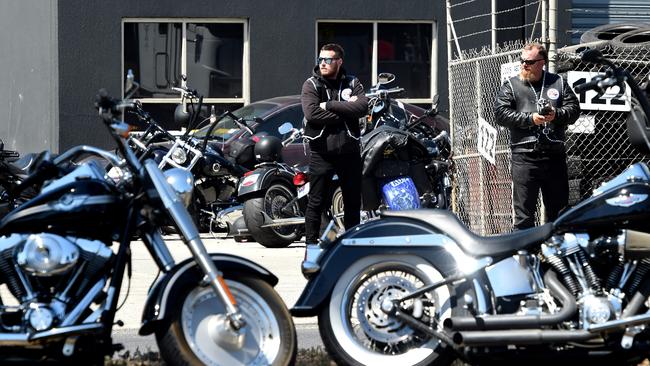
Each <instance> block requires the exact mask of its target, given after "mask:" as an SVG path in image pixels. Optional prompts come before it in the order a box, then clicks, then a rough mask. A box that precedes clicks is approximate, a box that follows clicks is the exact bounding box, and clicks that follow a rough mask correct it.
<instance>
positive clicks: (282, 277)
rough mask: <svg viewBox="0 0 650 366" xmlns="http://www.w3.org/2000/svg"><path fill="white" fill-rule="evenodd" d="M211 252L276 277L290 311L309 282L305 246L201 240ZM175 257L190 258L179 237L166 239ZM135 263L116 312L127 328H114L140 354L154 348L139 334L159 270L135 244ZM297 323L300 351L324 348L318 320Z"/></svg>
mask: <svg viewBox="0 0 650 366" xmlns="http://www.w3.org/2000/svg"><path fill="white" fill-rule="evenodd" d="M201 238H202V239H203V242H204V243H205V245H206V247H207V249H208V252H210V253H227V254H234V255H238V256H241V257H244V258H247V259H250V260H252V261H253V262H255V263H258V264H260V265H262V266H264V267H265V268H267V269H268V270H269V271H271V272H272V273H273V274H275V275H276V276H277V277H278V279H279V282H278V284H277V285H276V287H275V289H276V291H277V292H278V293H279V294H280V297H282V299H283V300H284V302H285V304H286V305H287V307H288V308H291V307H292V306H293V304H294V303H295V302H296V300H297V299H298V297H299V296H300V293H301V292H302V289H303V288H304V287H305V284H306V283H307V280H306V279H305V278H304V277H303V276H302V273H301V272H300V262H302V259H303V256H304V249H305V244H304V243H303V242H298V243H294V244H292V245H291V246H289V247H288V248H273V249H271V248H265V247H263V246H261V245H260V244H258V243H255V242H250V243H236V242H235V241H234V240H232V239H223V238H221V237H219V236H218V234H217V237H216V238H215V237H213V236H212V235H210V234H203V235H202V236H201ZM165 241H166V242H167V244H168V246H169V248H170V251H171V253H172V256H173V257H174V259H175V260H177V261H181V260H183V259H186V258H188V257H189V256H190V252H189V250H188V249H187V247H186V246H185V244H183V242H182V241H181V240H180V239H178V236H174V235H170V236H166V237H165ZM131 249H132V259H133V275H132V277H131V284H130V289H129V295H128V297H127V298H126V300H125V303H124V305H123V306H122V307H121V308H120V310H119V311H118V312H117V315H116V317H115V319H116V320H118V319H119V320H122V321H123V322H124V327H122V328H120V327H118V326H115V327H114V328H113V329H114V332H113V333H114V340H115V341H116V342H121V343H123V344H124V345H125V346H126V347H127V349H129V350H131V351H134V350H135V349H136V348H139V349H140V350H141V351H142V350H146V349H147V348H151V349H152V350H156V348H155V339H154V338H153V336H151V337H144V338H143V337H139V336H138V335H137V330H138V329H139V327H140V321H141V318H142V309H143V306H144V304H145V300H146V297H147V291H148V290H149V286H151V285H152V284H153V282H154V280H155V278H156V275H157V273H158V268H157V267H156V265H155V264H154V262H153V260H152V259H151V255H150V254H149V252H148V251H147V249H146V248H145V247H144V245H143V244H142V243H141V242H134V243H132V245H131ZM124 281H125V282H124V285H123V288H122V293H121V295H120V303H122V301H124V300H123V299H124V295H125V294H126V291H127V287H128V283H127V279H126V278H125V279H124ZM293 320H294V323H295V324H296V328H297V331H298V344H299V347H300V348H310V347H315V346H319V345H322V343H321V341H320V336H319V335H318V327H317V320H316V318H315V317H313V318H294V319H293Z"/></svg>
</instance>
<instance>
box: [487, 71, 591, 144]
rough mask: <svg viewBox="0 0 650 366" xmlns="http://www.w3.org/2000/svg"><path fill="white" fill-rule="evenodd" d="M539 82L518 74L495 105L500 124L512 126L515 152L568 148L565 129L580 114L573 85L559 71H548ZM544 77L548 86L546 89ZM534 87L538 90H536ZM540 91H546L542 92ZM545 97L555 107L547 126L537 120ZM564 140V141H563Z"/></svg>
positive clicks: (502, 91)
mask: <svg viewBox="0 0 650 366" xmlns="http://www.w3.org/2000/svg"><path fill="white" fill-rule="evenodd" d="M545 74H546V76H545V78H544V77H542V79H540V80H539V81H537V82H534V83H528V82H526V81H522V80H521V79H519V76H515V77H513V78H510V79H509V80H508V81H506V82H505V83H504V84H503V85H502V86H501V89H500V90H499V93H498V94H497V100H496V103H495V106H494V112H495V114H496V122H497V124H499V125H501V126H504V127H508V128H510V142H511V148H512V152H514V153H518V152H530V151H535V150H537V151H540V150H541V151H545V150H546V151H555V152H558V151H560V152H562V151H565V148H564V144H563V143H562V142H563V141H565V139H566V136H565V131H566V128H567V126H568V125H570V124H573V123H574V122H575V121H576V120H577V119H578V117H579V116H580V104H579V103H578V99H577V98H576V95H575V93H573V90H571V87H570V86H569V85H568V84H567V83H566V82H565V81H564V80H563V79H562V77H560V76H559V75H557V74H552V73H549V72H545ZM542 81H544V83H543V84H544V86H543V90H542ZM533 89H534V90H535V91H534V92H533ZM540 92H542V93H543V95H541V96H540ZM540 97H541V98H544V99H546V100H547V101H549V102H550V103H551V105H553V107H555V120H553V121H552V122H550V123H548V126H547V127H548V128H549V129H550V130H549V131H548V134H544V133H543V128H544V126H535V125H534V124H533V113H535V112H537V101H538V99H539V98H540ZM559 141H562V142H559Z"/></svg>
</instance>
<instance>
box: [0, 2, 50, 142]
mask: <svg viewBox="0 0 650 366" xmlns="http://www.w3.org/2000/svg"><path fill="white" fill-rule="evenodd" d="M56 4H57V1H56V0H21V1H2V2H0V24H2V32H0V45H2V56H0V70H1V72H2V74H1V76H0V80H2V82H0V139H2V140H3V141H4V143H5V148H6V149H11V150H18V151H19V152H20V153H21V154H24V153H29V152H37V151H42V150H52V149H56V148H57V147H58V131H57V130H58V125H57V119H58V113H57V110H58V99H57V82H58V81H57V80H58V75H57V37H56V11H57V8H56Z"/></svg>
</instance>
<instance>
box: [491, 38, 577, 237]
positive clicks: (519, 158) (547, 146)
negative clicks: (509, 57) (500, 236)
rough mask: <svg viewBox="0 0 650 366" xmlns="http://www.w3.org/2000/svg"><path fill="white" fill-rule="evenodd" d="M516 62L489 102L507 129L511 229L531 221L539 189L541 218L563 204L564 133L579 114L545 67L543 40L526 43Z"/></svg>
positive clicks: (566, 87) (572, 95)
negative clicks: (516, 67) (518, 65)
mask: <svg viewBox="0 0 650 366" xmlns="http://www.w3.org/2000/svg"><path fill="white" fill-rule="evenodd" d="M520 61H521V71H520V73H519V75H517V76H515V77H513V78H510V79H509V80H507V81H506V82H505V83H504V84H503V85H502V86H501V89H500V90H499V93H498V95H497V100H496V103H495V106H494V112H495V115H496V122H497V124H499V125H501V126H504V127H508V128H509V129H510V143H511V144H510V148H511V152H512V160H511V172H512V180H513V196H512V202H513V206H514V213H515V218H514V229H515V230H521V229H527V228H530V227H533V226H534V225H535V212H536V209H537V197H538V195H539V191H540V190H541V192H542V201H543V203H544V208H545V212H546V222H550V221H554V220H555V219H556V218H557V217H558V214H559V212H560V210H562V209H563V208H564V207H566V206H567V205H568V201H569V177H568V171H567V159H566V147H565V144H564V142H565V138H566V137H565V134H566V129H567V126H568V125H570V124H573V123H574V122H575V121H576V120H577V119H578V116H579V115H580V104H579V103H578V99H577V98H576V95H575V93H574V92H573V90H572V89H571V87H570V86H569V85H568V84H567V82H566V81H565V80H564V79H562V77H561V76H559V75H557V74H552V73H550V72H548V71H546V70H545V66H546V64H547V63H548V53H547V52H546V49H545V48H544V46H543V45H541V44H539V43H530V44H527V45H526V46H525V47H524V49H523V51H522V53H521V59H520Z"/></svg>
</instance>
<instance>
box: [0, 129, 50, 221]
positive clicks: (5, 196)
mask: <svg viewBox="0 0 650 366" xmlns="http://www.w3.org/2000/svg"><path fill="white" fill-rule="evenodd" d="M47 154H48V153H47V152H42V153H40V154H33V153H30V154H26V155H23V156H22V157H21V156H20V154H19V153H18V152H17V151H13V150H5V148H4V142H3V141H2V140H0V218H1V217H4V215H6V214H7V213H9V212H10V211H11V210H13V209H14V208H16V207H18V206H19V205H20V204H22V203H23V202H25V201H27V200H29V199H31V198H33V197H34V196H36V192H37V190H38V187H29V188H25V189H23V190H22V191H21V192H20V193H18V192H17V191H16V188H17V187H18V186H19V185H20V183H22V182H23V180H25V178H27V176H29V173H30V172H31V170H32V168H33V167H34V165H35V164H37V163H38V161H39V160H41V159H42V158H44V157H45V156H46V155H47Z"/></svg>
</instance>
